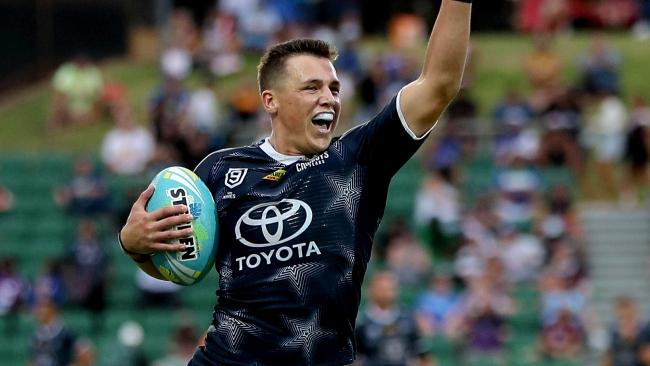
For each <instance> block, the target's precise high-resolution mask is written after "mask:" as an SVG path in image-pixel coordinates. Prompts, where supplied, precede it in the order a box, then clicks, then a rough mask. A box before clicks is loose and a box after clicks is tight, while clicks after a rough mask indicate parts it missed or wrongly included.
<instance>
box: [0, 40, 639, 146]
mask: <svg viewBox="0 0 650 366" xmlns="http://www.w3.org/2000/svg"><path fill="white" fill-rule="evenodd" d="M589 39H590V37H589V35H588V34H574V35H571V36H562V37H560V38H559V39H557V40H556V42H555V46H556V47H557V48H558V49H559V50H560V52H561V54H562V56H563V58H564V62H565V64H566V65H567V68H566V74H565V75H564V77H565V80H566V81H567V82H572V81H575V80H576V67H575V66H576V60H577V58H578V56H579V55H580V54H581V53H582V52H584V50H585V49H586V48H587V47H588V45H589ZM610 39H611V41H612V43H613V44H614V45H615V46H616V47H617V48H618V49H619V50H620V51H621V52H622V53H623V55H624V67H623V74H622V78H623V87H624V91H625V94H626V97H629V96H630V95H633V94H641V95H643V96H645V97H646V98H647V99H649V100H650V84H649V83H648V80H650V69H648V68H647V61H648V59H650V51H649V50H650V47H649V45H648V44H647V42H645V43H644V42H641V41H636V40H634V39H632V38H631V37H630V36H629V35H628V34H625V33H613V34H610ZM473 41H474V44H475V45H476V50H477V52H476V56H475V57H476V60H477V65H476V75H475V81H474V87H473V89H472V94H473V96H474V97H475V98H476V100H477V101H478V103H479V107H480V111H481V114H482V115H484V116H486V115H487V114H488V113H489V111H490V110H491V109H492V107H493V106H494V104H495V103H496V102H497V101H498V100H499V99H500V98H501V95H502V93H503V91H504V90H505V89H506V88H508V87H509V86H512V85H515V86H518V87H521V88H522V89H524V90H525V89H526V87H527V83H526V80H525V78H524V74H523V71H522V70H523V69H522V65H523V63H524V60H525V58H526V55H527V53H528V52H529V51H530V50H531V48H532V47H531V40H530V38H529V37H527V36H522V35H512V34H475V35H473ZM372 47H373V48H381V47H385V46H384V45H383V44H382V43H381V42H377V41H374V42H373V43H372ZM256 61H257V60H256V56H250V57H248V59H247V65H246V67H245V69H244V71H243V72H242V73H240V74H238V75H235V76H232V77H229V78H226V79H221V80H218V82H217V83H216V90H217V93H218V95H219V96H220V97H221V98H222V99H223V98H225V97H226V96H227V95H228V92H229V91H230V90H232V88H233V86H234V85H235V84H237V83H238V81H239V80H240V79H241V78H242V77H243V78H246V79H248V80H254V77H255V63H256ZM102 69H103V71H104V73H105V75H106V77H107V78H108V79H113V80H117V81H119V82H121V83H124V84H126V85H127V87H128V90H129V94H128V96H129V99H130V100H131V104H132V106H133V108H134V110H135V115H136V117H137V119H138V122H139V123H141V124H144V123H146V121H147V115H146V108H147V100H148V96H149V94H150V93H151V91H152V89H153V88H154V87H155V86H156V85H157V83H158V82H159V73H158V70H157V66H156V65H155V64H154V63H134V62H129V61H128V60H111V61H107V62H105V63H104V64H103V65H102ZM198 80H199V78H198V77H197V76H196V75H194V76H193V77H191V78H190V80H189V82H188V84H189V86H190V87H192V86H196V85H197V84H198V82H199V81H198ZM50 98H51V91H50V88H49V81H48V80H45V81H43V82H41V83H39V84H37V85H33V86H30V87H28V88H26V89H25V90H22V91H20V92H17V93H16V94H14V95H10V96H8V97H7V98H5V99H4V100H2V101H0V116H2V117H1V118H2V123H1V124H0V126H1V128H2V130H1V131H2V132H1V133H0V152H7V151H14V152H20V153H28V152H35V153H43V152H48V151H57V152H70V153H95V152H96V151H97V149H98V146H99V144H100V143H101V138H102V136H103V135H104V133H105V132H106V131H107V130H108V129H109V128H110V127H111V122H110V120H108V118H104V119H102V120H101V121H100V122H99V123H98V124H95V125H92V126H87V127H80V128H75V129H71V130H70V129H69V130H65V131H61V132H57V133H55V134H53V135H48V134H46V132H45V125H46V121H47V115H48V110H49V108H50V106H49V105H50Z"/></svg>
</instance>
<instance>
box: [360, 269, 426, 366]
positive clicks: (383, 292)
mask: <svg viewBox="0 0 650 366" xmlns="http://www.w3.org/2000/svg"><path fill="white" fill-rule="evenodd" d="M368 289H369V295H370V302H369V304H368V305H367V307H366V309H365V311H364V312H363V313H362V314H360V317H359V321H358V323H357V326H356V330H355V335H356V339H357V347H358V348H357V354H358V357H359V361H358V364H359V365H369V366H370V365H395V366H398V365H403V366H406V365H410V364H412V363H413V362H415V361H416V360H419V361H420V362H421V363H424V362H426V360H427V359H428V358H429V356H428V355H427V353H426V351H425V350H424V349H423V348H422V346H423V345H422V342H421V340H420V336H419V334H418V330H417V326H416V323H415V319H414V317H413V314H412V313H411V312H409V311H406V310H404V309H401V308H400V307H399V306H398V305H397V302H396V301H397V298H398V296H399V295H398V291H399V285H398V281H397V278H396V277H395V276H394V275H393V274H392V273H391V272H377V273H375V274H374V276H373V277H372V280H371V281H370V285H369V288H368ZM355 364H357V363H355Z"/></svg>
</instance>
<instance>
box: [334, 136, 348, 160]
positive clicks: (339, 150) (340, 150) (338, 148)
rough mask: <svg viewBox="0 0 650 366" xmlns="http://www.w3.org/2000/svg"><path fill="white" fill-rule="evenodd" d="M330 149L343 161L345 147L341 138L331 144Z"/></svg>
mask: <svg viewBox="0 0 650 366" xmlns="http://www.w3.org/2000/svg"><path fill="white" fill-rule="evenodd" d="M331 151H333V152H334V153H335V154H336V155H338V156H339V158H340V160H341V161H345V147H344V146H343V144H342V143H341V140H338V141H336V142H334V143H333V144H332V149H331Z"/></svg>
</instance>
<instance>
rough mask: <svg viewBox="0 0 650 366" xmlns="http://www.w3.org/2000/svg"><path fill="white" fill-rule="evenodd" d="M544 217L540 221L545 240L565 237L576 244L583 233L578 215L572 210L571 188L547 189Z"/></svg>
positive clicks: (557, 187)
mask: <svg viewBox="0 0 650 366" xmlns="http://www.w3.org/2000/svg"><path fill="white" fill-rule="evenodd" d="M545 206H546V208H545V211H544V216H543V218H542V219H541V227H540V230H541V234H542V236H543V237H544V238H546V239H559V238H561V237H564V236H567V237H568V238H570V239H573V240H576V241H578V242H580V241H582V239H583V238H584V232H583V228H582V225H581V223H580V218H579V217H578V213H577V212H576V210H575V209H574V205H573V196H572V192H571V188H570V187H569V186H568V185H565V184H556V185H554V186H553V187H551V188H550V189H549V193H548V197H547V198H546V202H545Z"/></svg>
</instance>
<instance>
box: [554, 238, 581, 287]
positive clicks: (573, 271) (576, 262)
mask: <svg viewBox="0 0 650 366" xmlns="http://www.w3.org/2000/svg"><path fill="white" fill-rule="evenodd" d="M550 244H551V246H550V247H549V248H547V250H548V254H549V256H548V263H546V265H545V267H544V270H545V271H547V272H550V273H552V274H553V275H554V276H558V277H560V278H561V279H562V280H563V281H565V282H564V283H565V284H566V286H567V287H569V288H577V287H581V286H582V285H583V284H584V283H583V282H584V281H585V280H586V279H587V269H586V265H585V260H584V255H583V254H582V253H581V252H580V251H579V250H578V249H579V248H577V246H576V245H575V243H574V242H572V241H571V238H569V237H566V236H564V237H560V238H558V239H556V240H553V241H551V243H550Z"/></svg>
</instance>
